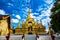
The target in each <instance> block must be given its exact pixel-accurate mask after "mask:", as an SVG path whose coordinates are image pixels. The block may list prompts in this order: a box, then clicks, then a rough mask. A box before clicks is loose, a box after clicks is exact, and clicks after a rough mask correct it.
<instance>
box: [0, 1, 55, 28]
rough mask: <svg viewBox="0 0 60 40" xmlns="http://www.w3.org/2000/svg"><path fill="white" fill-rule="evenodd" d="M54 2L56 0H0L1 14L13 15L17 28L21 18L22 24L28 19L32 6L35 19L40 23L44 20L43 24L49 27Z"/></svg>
mask: <svg viewBox="0 0 60 40" xmlns="http://www.w3.org/2000/svg"><path fill="white" fill-rule="evenodd" d="M54 3H55V0H0V15H11V23H12V27H14V28H16V27H17V25H18V22H19V20H20V25H22V22H24V21H26V18H27V16H28V9H29V8H28V7H29V6H30V11H31V15H32V17H33V18H34V21H36V22H38V23H40V20H42V25H43V26H45V27H46V29H48V27H49V25H48V23H49V24H50V21H51V19H50V15H51V14H52V12H51V8H52V7H53V5H54ZM21 27H22V26H21Z"/></svg>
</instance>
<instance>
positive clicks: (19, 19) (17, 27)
mask: <svg viewBox="0 0 60 40" xmlns="http://www.w3.org/2000/svg"><path fill="white" fill-rule="evenodd" d="M17 28H20V19H19V22H18V26H17Z"/></svg>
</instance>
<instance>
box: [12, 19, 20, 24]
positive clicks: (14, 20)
mask: <svg viewBox="0 0 60 40" xmlns="http://www.w3.org/2000/svg"><path fill="white" fill-rule="evenodd" d="M11 22H12V23H18V22H19V20H18V19H11Z"/></svg>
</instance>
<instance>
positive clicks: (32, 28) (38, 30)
mask: <svg viewBox="0 0 60 40" xmlns="http://www.w3.org/2000/svg"><path fill="white" fill-rule="evenodd" d="M45 30H46V28H45V27H44V26H43V25H42V22H40V23H39V24H38V23H37V22H35V21H34V19H33V18H32V17H31V12H30V9H29V11H28V16H27V19H26V21H24V22H23V23H22V28H20V21H19V23H18V26H17V27H16V28H15V34H46V31H45Z"/></svg>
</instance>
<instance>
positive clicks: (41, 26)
mask: <svg viewBox="0 0 60 40" xmlns="http://www.w3.org/2000/svg"><path fill="white" fill-rule="evenodd" d="M39 27H40V28H43V25H42V20H40V24H39Z"/></svg>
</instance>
